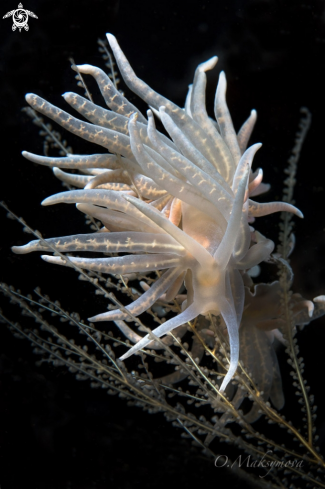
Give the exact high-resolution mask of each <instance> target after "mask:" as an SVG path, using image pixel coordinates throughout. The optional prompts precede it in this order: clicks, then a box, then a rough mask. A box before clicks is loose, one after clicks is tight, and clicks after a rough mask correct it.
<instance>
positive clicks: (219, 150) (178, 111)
mask: <svg viewBox="0 0 325 489" xmlns="http://www.w3.org/2000/svg"><path fill="white" fill-rule="evenodd" d="M107 38H108V41H109V44H110V47H111V49H112V51H113V53H114V56H115V59H116V62H117V64H118V67H119V70H120V72H121V75H122V77H123V79H124V81H125V83H126V85H127V86H128V88H129V89H130V90H132V91H133V92H134V93H135V94H136V95H138V96H139V97H140V98H142V99H143V100H144V101H145V102H146V103H147V104H148V106H149V108H150V109H149V110H148V112H147V118H146V117H145V116H144V115H143V114H141V113H140V111H138V109H137V108H136V107H135V106H133V105H132V104H131V103H130V102H129V101H128V100H127V99H126V98H125V97H124V96H123V95H122V94H121V93H120V92H119V91H118V90H117V88H116V87H115V86H114V84H113V83H112V81H111V80H110V78H109V77H108V76H107V75H106V74H105V73H104V72H103V71H102V70H101V69H99V68H96V67H93V66H90V65H81V66H78V67H75V69H76V70H77V71H78V72H79V73H82V74H83V75H86V74H89V75H91V76H93V77H94V78H95V80H96V82H97V84H98V86H99V89H100V91H101V93H102V95H103V98H104V100H105V102H106V104H107V106H108V110H107V109H104V108H102V107H100V106H98V105H95V104H94V103H92V102H91V101H89V100H87V99H85V98H83V97H81V96H80V95H77V94H75V93H70V92H69V93H65V94H64V95H63V97H64V99H65V101H66V102H67V103H68V104H70V105H71V107H72V108H73V109H75V110H76V111H77V112H79V114H80V115H81V116H82V117H83V118H85V119H87V120H88V121H89V122H85V121H84V120H80V119H77V118H75V117H73V116H72V115H70V114H69V113H67V112H65V111H63V110H62V109H60V108H57V107H55V106H53V105H51V104H50V103H49V102H47V101H45V100H44V99H42V98H41V97H38V96H37V95H33V94H27V95H26V100H27V102H28V103H29V104H30V105H31V107H32V108H33V109H35V110H37V111H38V112H40V113H41V114H44V115H46V116H47V117H49V118H50V119H52V120H54V121H55V122H57V123H58V124H60V125H61V126H62V127H63V128H65V129H67V130H69V131H70V132H72V133H73V134H76V135H78V136H80V137H82V138H83V139H85V140H87V141H90V142H93V143H95V144H97V145H99V146H102V147H103V148H104V149H105V150H106V152H105V151H104V152H103V153H100V154H97V153H96V154H92V155H72V154H69V155H67V156H66V157H60V158H52V157H44V156H38V155H35V154H32V153H28V152H25V151H24V152H23V155H24V156H25V157H26V158H27V159H29V160H31V161H33V162H35V163H39V164H41V165H47V166H49V167H52V168H53V171H54V173H55V175H56V176H57V177H58V178H60V179H61V180H63V181H66V182H68V183H69V184H71V185H73V186H75V187H77V188H79V189H77V190H70V191H67V192H62V193H59V194H56V195H54V196H52V197H49V198H47V199H45V200H44V201H43V202H42V205H53V204H57V203H75V204H77V208H78V209H79V210H80V211H81V212H84V213H86V214H88V215H90V216H93V217H95V218H96V219H98V220H100V221H101V222H102V224H103V228H102V229H101V230H100V231H99V232H95V233H90V234H79V235H74V236H66V237H60V238H51V239H47V240H46V242H47V243H48V245H49V246H52V247H53V245H54V246H55V248H56V250H58V251H60V252H61V253H64V252H81V251H92V252H98V253H105V254H107V253H124V255H123V256H113V257H107V255H106V256H104V257H99V258H83V257H70V256H69V261H65V260H63V259H62V258H61V257H58V256H51V255H45V256H42V258H43V259H44V260H45V261H47V262H50V263H54V264H60V265H65V266H71V262H72V263H75V264H77V265H78V266H79V267H80V268H83V269H86V270H93V271H100V272H102V273H107V274H121V275H123V274H129V273H137V272H141V273H147V272H151V271H154V270H160V271H162V272H163V273H162V274H161V276H160V277H159V278H158V279H157V280H156V281H155V282H154V284H153V285H152V286H151V287H150V288H147V290H146V291H145V292H144V293H143V294H142V295H141V296H140V297H139V298H138V299H137V300H135V301H134V302H132V303H131V304H130V305H128V306H127V307H126V311H125V310H123V311H122V310H111V311H108V312H105V313H102V314H99V315H97V316H95V317H93V318H90V320H91V321H93V322H95V321H123V320H125V319H128V317H129V316H128V314H132V315H133V316H138V315H139V314H141V313H142V312H144V311H146V310H147V309H148V308H150V307H151V306H152V305H153V304H154V303H155V302H156V301H157V300H158V299H159V298H160V297H162V296H164V297H166V298H167V300H172V299H173V298H174V297H175V296H176V295H177V294H178V292H179V290H180V288H181V286H182V285H183V284H185V287H186V291H187V294H186V300H184V301H183V303H182V312H180V313H179V314H178V315H175V316H174V317H173V318H171V319H169V320H167V321H166V322H164V323H163V324H161V325H160V326H159V327H157V328H156V329H154V330H153V331H152V333H153V334H152V335H151V334H148V335H146V336H145V337H143V338H142V339H141V340H140V341H138V342H137V343H136V344H135V345H134V346H133V347H132V348H130V350H129V351H128V352H127V353H125V354H124V355H123V356H122V357H121V359H122V360H124V359H126V358H127V357H129V356H130V355H132V354H134V353H135V352H137V351H138V350H140V349H142V348H145V347H146V346H147V345H149V343H150V342H152V340H153V339H154V337H161V336H163V335H166V334H167V333H169V332H171V331H173V330H175V328H179V327H180V326H182V325H184V324H186V323H187V322H189V321H191V320H193V319H194V318H196V317H197V316H198V315H200V314H202V315H207V314H214V315H221V316H222V318H223V320H224V322H225V324H226V327H227V331H228V335H229V344H230V365H229V368H228V372H227V374H226V375H225V377H224V379H223V382H222V384H221V387H220V390H221V391H224V390H225V388H226V386H227V384H228V383H229V381H230V380H231V378H232V377H233V375H234V374H235V371H236V368H237V364H238V358H239V326H240V322H241V318H242V314H243V307H244V299H245V291H244V284H243V278H242V274H243V273H244V271H246V270H248V269H250V268H251V267H254V266H255V265H257V264H259V263H261V262H262V261H265V260H268V259H269V257H270V254H271V253H272V251H273V248H274V243H273V242H272V241H271V240H269V239H267V238H265V237H264V236H262V235H261V234H260V233H258V231H256V230H255V229H253V228H252V227H251V226H250V224H251V223H252V222H253V221H254V219H255V217H260V216H264V215H267V214H271V213H273V212H278V211H288V212H293V213H294V214H296V215H297V216H299V217H302V214H301V212H300V211H299V210H298V209H297V208H295V207H294V206H292V205H290V204H287V203H284V202H272V203H263V204H260V203H257V202H255V201H253V200H252V199H251V197H254V196H256V195H259V194H261V193H263V192H265V191H266V190H267V189H268V186H267V185H266V184H264V183H263V182H262V178H263V172H262V170H260V169H259V170H257V171H255V172H253V171H252V170H251V166H252V161H253V158H254V155H255V153H256V151H257V150H258V149H259V148H260V146H261V144H254V145H252V146H251V147H249V148H248V149H246V148H247V143H248V140H249V138H250V135H251V132H252V130H253V127H254V124H255V120H256V112H255V111H254V110H253V111H252V112H251V115H250V116H249V118H248V120H247V121H246V122H245V123H244V124H243V126H242V128H241V129H240V131H239V132H238V134H236V132H235V129H234V126H233V123H232V119H231V116H230V113H229V110H228V107H227V104H226V98H225V95H226V77H225V74H224V73H223V72H221V73H220V77H219V82H218V86H217V91H216V97H215V118H216V120H213V119H212V118H210V117H209V116H208V114H207V111H206V107H205V87H206V71H208V70H211V69H212V68H214V66H215V64H216V62H217V57H213V58H211V59H210V60H208V61H206V62H204V63H202V64H200V65H199V66H198V68H197V69H196V71H195V76H194V81H193V85H191V86H190V89H189V92H188V95H187V98H186V102H185V108H184V109H183V108H180V107H178V106H177V105H175V104H174V103H173V102H171V101H169V100H168V99H166V98H165V97H163V96H162V95H159V94H158V93H156V92H155V91H154V90H153V89H152V88H150V87H149V86H148V85H147V84H146V83H144V82H143V81H142V80H140V79H139V78H137V76H136V75H135V73H134V71H133V70H132V68H131V66H130V64H129V63H128V61H127V59H126V57H125V56H124V54H123V52H122V51H121V49H120V47H119V45H118V43H117V41H116V39H115V37H114V36H113V35H111V34H108V35H107ZM155 117H157V118H159V119H160V120H161V122H162V124H163V126H164V128H165V130H166V133H167V134H168V136H166V135H164V134H162V133H161V132H159V131H158V130H157V129H156V125H155ZM107 151H108V152H107ZM61 169H78V170H80V172H81V173H82V175H76V174H69V173H66V172H64V171H62V170H61ZM48 245H47V244H44V241H32V242H30V243H29V244H27V245H25V246H20V247H14V248H13V251H14V252H15V253H29V252H31V251H37V250H40V251H48V250H49V249H50V248H49V246H48ZM125 253H127V254H125Z"/></svg>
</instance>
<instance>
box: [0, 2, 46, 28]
mask: <svg viewBox="0 0 325 489" xmlns="http://www.w3.org/2000/svg"><path fill="white" fill-rule="evenodd" d="M11 16H12V20H13V25H12V30H13V31H15V30H16V29H17V28H18V29H19V32H21V30H22V28H24V29H25V31H28V30H29V25H28V16H30V17H34V19H38V17H37V15H35V14H34V12H31V11H30V10H25V9H23V4H22V3H20V4H19V5H18V8H17V9H16V10H11V11H10V12H7V13H6V15H4V16H3V17H2V18H3V19H7V18H8V17H11Z"/></svg>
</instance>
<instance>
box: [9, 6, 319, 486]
mask: <svg viewBox="0 0 325 489" xmlns="http://www.w3.org/2000/svg"><path fill="white" fill-rule="evenodd" d="M17 1H18V0H10V1H9V0H5V1H2V2H1V12H0V14H1V17H2V16H3V15H4V14H5V13H6V12H7V11H9V10H13V9H14V8H17V6H16V3H15V2H17ZM23 4H24V8H26V9H28V10H31V11H33V12H34V13H35V14H36V15H37V16H38V19H33V18H30V20H29V31H28V32H25V31H24V30H23V31H22V32H21V33H19V32H18V31H16V32H12V30H11V25H12V21H11V19H10V18H9V19H4V20H1V21H0V35H1V41H0V42H1V44H0V47H1V65H0V69H1V82H2V89H1V92H0V104H1V112H0V114H1V116H0V118H1V121H2V123H3V124H4V129H3V130H2V131H1V135H3V136H4V137H3V140H2V142H1V154H0V156H1V173H0V178H1V195H0V198H1V199H2V200H4V201H5V202H6V203H7V205H8V206H9V207H10V208H11V209H12V210H13V211H14V212H16V213H17V214H18V215H20V216H22V217H24V219H25V220H26V221H27V222H28V223H29V224H30V225H31V226H32V227H33V228H34V229H35V228H36V229H39V230H40V231H41V232H42V234H43V235H44V236H45V237H50V236H58V235H66V234H73V233H76V232H78V231H79V232H80V226H83V225H84V220H83V218H82V217H81V216H78V215H77V213H76V211H75V209H74V206H57V208H55V206H54V207H46V208H41V206H40V205H39V204H40V202H41V200H43V199H44V198H45V197H47V196H48V195H51V194H53V193H55V192H59V191H61V190H62V187H61V185H60V183H59V182H57V181H56V180H55V178H54V177H53V176H51V172H50V170H48V169H47V168H44V167H37V165H34V164H32V163H30V162H28V161H26V160H24V159H23V158H22V157H21V155H20V152H21V151H22V150H23V149H24V150H28V151H31V152H35V153H39V154H41V153H42V141H41V139H40V138H39V137H38V134H37V133H38V130H37V128H36V127H35V126H34V125H33V124H31V123H30V121H29V119H28V117H27V116H26V115H25V114H24V113H22V112H21V110H20V109H21V108H22V107H23V106H24V105H25V101H24V94H25V93H27V92H35V93H37V94H39V95H41V96H43V97H44V98H46V99H47V100H49V101H51V102H52V103H54V104H55V105H59V106H61V107H62V108H65V105H66V104H65V102H64V100H63V99H62V98H61V96H60V95H61V94H62V93H64V92H65V91H77V90H78V89H77V88H76V82H75V80H74V74H73V72H72V71H71V70H70V63H69V61H68V58H69V57H71V56H73V57H74V59H75V61H76V62H77V63H80V64H82V63H89V64H94V65H98V66H101V67H104V65H103V60H102V58H101V55H100V54H99V53H98V50H97V39H98V38H99V37H100V38H103V37H104V35H105V33H106V32H112V33H113V34H114V35H115V36H116V37H117V39H118V41H119V43H120V45H121V47H122V49H123V50H124V52H125V54H126V56H127V57H128V59H129V61H130V63H131V65H132V66H133V68H134V70H135V71H136V73H137V75H138V76H140V78H143V79H144V80H145V81H146V82H147V83H148V84H149V85H151V86H152V87H153V88H154V89H155V90H156V91H158V92H159V93H162V94H164V95H165V96H167V97H168V98H169V99H171V100H173V101H174V102H176V103H177V104H179V105H181V106H182V104H183V101H184V99H185V95H186V91H187V86H188V84H189V83H191V81H192V78H193V73H194V70H195V67H196V65H197V64H198V63H200V62H202V61H204V60H206V59H208V58H209V57H211V56H212V55H214V54H217V55H218V56H219V63H218V65H217V68H216V69H215V70H214V71H213V72H211V73H209V75H208V80H209V81H208V86H209V89H208V94H207V103H208V107H209V111H210V113H212V112H211V108H212V103H213V95H214V90H215V86H216V83H217V77H218V73H219V70H220V69H224V70H225V71H226V74H227V79H228V92H227V100H228V105H229V107H230V110H231V113H232V116H233V120H234V123H235V127H236V128H238V127H239V126H240V125H241V123H242V122H243V120H244V119H245V118H246V117H247V116H248V114H249V112H250V110H251V109H252V108H255V109H256V110H257V112H258V124H257V127H256V130H255V132H254V135H253V139H252V142H257V141H261V142H263V148H262V149H261V150H260V151H259V153H258V155H257V157H256V161H255V163H254V164H255V168H257V167H258V166H261V167H262V168H263V170H264V175H265V176H264V179H265V181H266V182H270V183H271V184H272V190H271V191H270V194H269V196H267V200H268V201H270V200H274V199H280V198H281V193H282V182H283V168H284V167H285V165H286V161H287V159H288V157H289V155H290V149H291V148H292V146H293V141H294V134H295V131H296V129H297V124H298V120H299V108H300V107H301V106H306V107H308V108H309V110H310V111H311V113H312V116H313V121H312V126H311V129H310V133H309V135H308V138H307V141H306V143H305V146H304V149H303V153H302V157H301V160H300V164H299V171H298V175H297V178H298V183H297V186H296V191H295V199H296V203H297V206H298V207H299V208H300V209H301V210H302V211H303V213H304V215H305V219H304V220H303V221H301V220H299V222H297V225H296V237H297V246H296V250H295V252H294V255H293V257H292V266H293V268H294V271H295V284H294V290H295V291H296V292H300V293H302V294H303V295H304V296H305V297H306V298H308V299H311V298H313V297H315V296H316V295H319V294H321V293H325V264H324V249H325V246H324V245H325V241H324V231H325V215H324V207H325V206H324V171H323V166H324V164H325V162H324V134H325V127H324V107H325V97H324V87H325V75H324V73H325V70H324V62H325V2H324V1H323V0H322V1H308V2H307V1H306V2H300V1H292V2H286V1H281V0H278V1H275V0H246V1H245V0H241V1H240V0H237V1H236V0H231V1H227V2H226V1H224V0H223V1H220V0H214V1H202V2H198V1H195V2H190V1H189V2H186V3H185V2H175V1H174V2H171V1H161V0H159V1H156V2H155V1H152V2H149V1H147V0H146V1H138V2H137V1H129V0H127V1H113V0H107V1H99V0H93V1H85V0H82V1H62V0H59V1H56V2H52V1H51V2H49V1H39V0H38V1H37V0H34V1H33V0H29V1H28V2H27V1H24V2H23ZM91 90H92V91H93V93H96V88H95V86H94V85H91ZM125 91H126V95H127V96H128V97H129V98H130V100H131V101H132V102H133V103H135V104H136V105H138V106H139V108H141V109H145V107H144V105H143V104H142V103H141V102H140V101H138V100H137V98H136V97H135V96H134V95H132V94H130V92H128V91H127V89H125ZM79 93H82V91H80V92H79ZM99 100H100V99H98V101H99ZM68 110H69V109H68ZM67 139H68V141H69V143H70V144H71V145H72V146H73V148H74V150H75V152H78V151H80V152H82V151H83V152H86V151H87V148H88V149H89V150H90V151H91V148H90V146H87V145H84V144H83V143H80V142H79V141H78V139H76V138H73V137H72V136H70V135H67ZM0 213H1V228H0V233H1V243H0V254H1V257H0V258H1V262H0V263H1V264H0V267H1V271H0V272H1V277H0V279H1V280H3V281H5V282H6V283H9V284H11V285H14V286H16V287H20V288H21V289H22V291H23V292H24V293H28V292H30V291H32V290H33V289H34V288H35V287H36V286H37V285H40V286H41V287H42V290H43V292H45V293H48V294H49V295H50V296H51V297H52V298H53V299H59V300H60V301H61V302H62V304H63V306H64V307H65V308H66V309H69V310H71V311H73V310H78V311H79V312H81V315H82V317H89V316H90V315H93V314H95V313H98V312H99V302H98V301H99V299H96V298H94V296H93V295H91V294H89V293H88V289H87V290H86V289H84V288H83V285H82V284H80V286H79V283H77V284H76V288H75V289H73V288H72V286H71V285H70V284H72V283H74V284H75V282H72V281H71V280H70V279H71V273H72V272H71V271H69V270H62V268H59V267H51V266H50V265H48V264H45V263H44V262H42V260H40V259H39V257H38V256H36V255H35V256H32V255H27V256H24V255H22V256H16V255H13V254H12V253H11V252H10V246H12V245H14V244H22V243H25V242H27V240H28V236H27V235H25V234H24V233H23V232H22V230H21V227H20V225H19V224H18V223H17V222H13V221H10V220H8V219H6V217H5V212H3V211H2V209H0ZM258 229H259V230H260V231H261V232H263V233H265V234H267V236H269V237H271V238H272V239H274V240H275V241H276V240H277V235H278V216H277V215H275V216H271V217H270V218H265V219H263V220H261V222H259V223H258ZM56 268H58V269H56ZM266 271H267V273H268V274H269V275H266V276H263V279H264V280H268V281H271V280H274V279H275V278H276V275H275V274H274V272H273V271H272V269H271V268H267V270H266ZM1 301H2V302H3V308H4V310H6V311H8V314H9V315H10V317H11V318H13V319H14V320H18V319H19V315H18V314H17V313H15V311H14V310H13V309H11V308H8V307H7V304H6V301H4V300H3V298H2V297H1ZM15 314H16V315H15ZM0 326H1V328H0V443H1V447H0V449H1V456H0V484H1V488H3V489H16V488H17V489H18V488H21V487H33V488H35V489H38V488H51V489H52V488H59V487H60V488H78V489H79V488H104V487H105V488H106V487H110V486H113V487H121V488H131V487H132V488H136V487H152V488H160V487H165V486H166V485H168V486H171V485H175V486H176V485H180V484H182V485H184V486H189V487H194V486H196V487H197V486H198V484H199V485H202V486H203V485H204V486H208V485H211V484H219V487H224V485H225V484H226V483H228V477H229V476H228V474H227V473H225V472H224V471H223V470H222V469H216V468H214V466H213V462H212V461H210V460H207V459H205V458H204V457H203V456H201V454H200V452H199V451H197V450H196V449H193V448H191V446H190V444H189V443H188V441H182V440H181V438H180V431H176V430H175V429H174V428H173V427H171V426H170V425H169V424H168V423H167V422H165V420H164V418H163V416H159V415H154V416H150V415H148V414H146V413H142V412H141V411H140V410H139V409H138V410H137V409H134V408H128V407H127V406H126V405H125V404H124V402H123V401H121V400H119V399H116V398H111V397H108V396H107V395H106V394H105V393H104V392H98V391H95V390H91V389H90V388H89V386H88V385H87V384H86V383H78V382H76V381H75V380H74V378H73V376H72V375H71V374H62V373H61V372H58V371H56V370H55V369H54V368H51V367H46V366H43V367H41V368H38V367H36V366H35V356H34V355H33V353H32V352H31V348H30V346H29V345H28V344H27V342H22V341H18V340H15V339H13V338H12V335H11V333H10V332H8V331H7V330H6V328H5V326H4V325H0ZM324 328H325V324H324V321H323V322H322V321H321V320H320V321H315V322H314V323H312V324H311V325H309V326H308V327H306V328H305V330H304V331H303V332H302V333H301V334H300V344H301V351H302V353H303V356H304V357H305V359H306V377H307V378H308V382H309V384H310V385H311V388H312V392H313V393H315V396H316V404H318V405H319V419H318V421H317V429H318V432H319V434H320V443H321V447H322V449H323V450H324V436H325V422H324V419H325V416H324V408H325V403H324V400H323V399H322V394H323V392H322V391H323V382H324V381H323V378H324V376H323V372H324V366H325V361H324V353H323V352H324V344H325V329H324ZM284 382H285V387H286V385H288V392H290V386H289V382H290V379H287V380H286V379H284ZM286 383H287V384H286ZM285 393H286V391H285ZM287 397H288V396H287ZM287 405H288V406H289V408H290V400H288V401H287ZM231 484H232V486H233V487H239V482H238V481H237V480H236V479H235V480H234V481H233V480H232V479H231ZM241 487H244V486H243V484H242V483H241ZM247 487H249V486H247Z"/></svg>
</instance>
